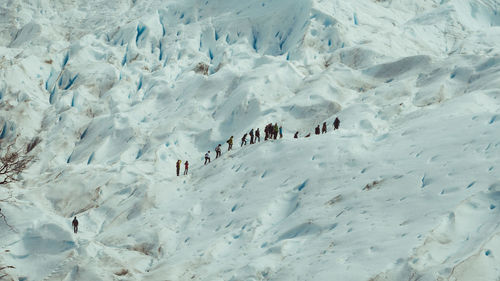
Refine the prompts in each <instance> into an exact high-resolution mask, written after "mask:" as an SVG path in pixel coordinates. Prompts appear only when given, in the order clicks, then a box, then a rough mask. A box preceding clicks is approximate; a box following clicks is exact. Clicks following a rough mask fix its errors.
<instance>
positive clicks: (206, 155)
mask: <svg viewBox="0 0 500 281" xmlns="http://www.w3.org/2000/svg"><path fill="white" fill-rule="evenodd" d="M207 161H208V163H210V150H209V151H208V152H207V153H205V164H204V165H207Z"/></svg>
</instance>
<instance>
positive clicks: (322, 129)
mask: <svg viewBox="0 0 500 281" xmlns="http://www.w3.org/2000/svg"><path fill="white" fill-rule="evenodd" d="M321 133H322V134H324V133H326V122H323V128H321Z"/></svg>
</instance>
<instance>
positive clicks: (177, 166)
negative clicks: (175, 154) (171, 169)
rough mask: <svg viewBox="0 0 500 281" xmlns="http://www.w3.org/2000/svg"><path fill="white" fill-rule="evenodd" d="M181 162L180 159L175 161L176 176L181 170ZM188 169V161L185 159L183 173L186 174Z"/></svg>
mask: <svg viewBox="0 0 500 281" xmlns="http://www.w3.org/2000/svg"><path fill="white" fill-rule="evenodd" d="M181 164H182V161H181V160H180V159H179V160H177V163H175V168H176V171H177V176H179V172H180V170H181ZM188 170H189V161H187V160H186V162H184V175H187V174H188Z"/></svg>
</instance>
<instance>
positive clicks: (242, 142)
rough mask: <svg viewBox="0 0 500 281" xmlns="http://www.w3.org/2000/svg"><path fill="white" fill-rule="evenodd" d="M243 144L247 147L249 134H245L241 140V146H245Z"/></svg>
mask: <svg viewBox="0 0 500 281" xmlns="http://www.w3.org/2000/svg"><path fill="white" fill-rule="evenodd" d="M243 144H244V145H247V133H245V134H244V135H243V137H242V138H241V146H243Z"/></svg>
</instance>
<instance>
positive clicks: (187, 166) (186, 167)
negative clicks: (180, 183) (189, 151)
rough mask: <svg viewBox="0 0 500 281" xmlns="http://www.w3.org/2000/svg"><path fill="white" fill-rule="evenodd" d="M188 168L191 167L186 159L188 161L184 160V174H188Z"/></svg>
mask: <svg viewBox="0 0 500 281" xmlns="http://www.w3.org/2000/svg"><path fill="white" fill-rule="evenodd" d="M188 169H189V162H188V161H187V160H186V162H184V175H187V174H188Z"/></svg>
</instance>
